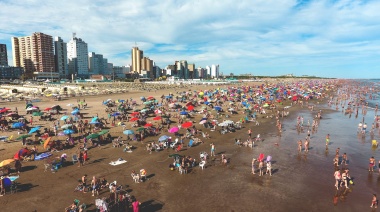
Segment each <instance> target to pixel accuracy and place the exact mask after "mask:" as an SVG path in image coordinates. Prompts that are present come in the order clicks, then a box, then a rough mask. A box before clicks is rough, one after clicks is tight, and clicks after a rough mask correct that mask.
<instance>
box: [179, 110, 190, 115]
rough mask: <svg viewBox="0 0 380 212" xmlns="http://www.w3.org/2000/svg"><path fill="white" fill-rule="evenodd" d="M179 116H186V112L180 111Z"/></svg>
mask: <svg viewBox="0 0 380 212" xmlns="http://www.w3.org/2000/svg"><path fill="white" fill-rule="evenodd" d="M179 114H181V115H187V114H188V112H186V111H182V112H180V113H179Z"/></svg>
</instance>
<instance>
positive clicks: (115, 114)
mask: <svg viewBox="0 0 380 212" xmlns="http://www.w3.org/2000/svg"><path fill="white" fill-rule="evenodd" d="M120 115H121V114H120V113H118V112H116V113H113V114H112V115H111V116H120Z"/></svg>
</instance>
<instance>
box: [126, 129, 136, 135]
mask: <svg viewBox="0 0 380 212" xmlns="http://www.w3.org/2000/svg"><path fill="white" fill-rule="evenodd" d="M123 133H124V134H125V135H133V134H135V132H133V130H124V131H123Z"/></svg>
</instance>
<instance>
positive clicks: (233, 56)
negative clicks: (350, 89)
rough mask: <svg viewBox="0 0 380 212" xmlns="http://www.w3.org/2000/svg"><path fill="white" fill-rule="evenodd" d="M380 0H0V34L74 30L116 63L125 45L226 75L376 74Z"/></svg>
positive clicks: (379, 73)
mask: <svg viewBox="0 0 380 212" xmlns="http://www.w3.org/2000/svg"><path fill="white" fill-rule="evenodd" d="M379 9H380V1H379V0H314V1H313V0H223V1H220V0H164V1H162V0H160V1H158V0H138V1H136V0H112V1H109V0H80V1H78V0H65V1H57V0H0V11H1V12H0V43H5V44H7V49H8V60H9V63H10V65H12V63H13V62H12V45H11V37H18V36H27V35H31V34H32V33H33V32H42V33H45V34H48V35H52V36H60V37H61V38H62V39H63V40H64V41H65V42H68V41H69V40H70V38H71V37H72V33H73V32H75V33H76V36H77V37H79V38H82V39H83V40H84V41H85V42H86V43H88V48H89V51H90V52H96V53H97V54H103V55H104V57H106V58H108V61H109V62H111V63H113V64H114V65H118V66H121V65H128V64H131V48H132V47H133V46H135V45H137V46H138V47H139V48H140V49H142V50H143V51H144V56H147V57H149V58H150V59H152V60H154V61H155V63H156V65H158V66H160V67H161V68H165V67H166V66H167V65H169V64H173V63H174V61H176V60H187V61H188V63H194V64H195V66H196V67H205V66H206V65H209V66H211V65H212V64H219V66H220V72H222V73H223V74H224V75H230V74H231V73H233V74H234V75H238V74H245V73H250V74H252V75H259V76H279V75H285V74H293V75H295V76H302V75H309V76H319V77H334V78H380V21H379V20H380V12H378V11H379Z"/></svg>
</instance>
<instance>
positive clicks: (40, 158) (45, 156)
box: [34, 152, 53, 160]
mask: <svg viewBox="0 0 380 212" xmlns="http://www.w3.org/2000/svg"><path fill="white" fill-rule="evenodd" d="M52 155H53V154H51V153H50V152H44V153H42V154H40V155H37V156H36V157H35V158H34V160H43V159H45V158H48V157H50V156H52Z"/></svg>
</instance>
